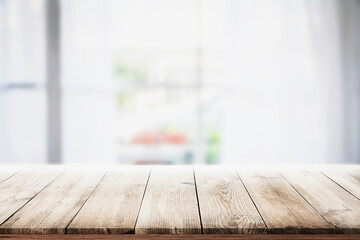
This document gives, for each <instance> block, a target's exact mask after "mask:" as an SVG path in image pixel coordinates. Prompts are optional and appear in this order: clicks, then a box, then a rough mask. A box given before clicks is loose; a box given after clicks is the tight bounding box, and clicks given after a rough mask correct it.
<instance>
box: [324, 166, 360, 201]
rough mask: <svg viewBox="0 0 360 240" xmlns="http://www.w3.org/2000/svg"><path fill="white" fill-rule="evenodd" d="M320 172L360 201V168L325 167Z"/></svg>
mask: <svg viewBox="0 0 360 240" xmlns="http://www.w3.org/2000/svg"><path fill="white" fill-rule="evenodd" d="M319 169H320V171H321V172H322V173H323V174H325V175H326V176H327V177H329V178H330V179H332V180H333V181H334V182H336V183H337V184H339V185H340V186H341V187H343V188H344V189H346V190H347V191H349V192H350V193H351V194H353V195H354V196H355V197H357V198H358V199H360V168H357V167H355V166H323V167H321V168H319Z"/></svg>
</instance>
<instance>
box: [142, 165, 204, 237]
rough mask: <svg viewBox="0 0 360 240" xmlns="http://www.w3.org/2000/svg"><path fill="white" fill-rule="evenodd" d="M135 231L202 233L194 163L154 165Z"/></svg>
mask: <svg viewBox="0 0 360 240" xmlns="http://www.w3.org/2000/svg"><path fill="white" fill-rule="evenodd" d="M135 233H137V234H154V233H160V234H194V233H195V234H196V233H198V234H200V233H201V223H200V216H199V210H198V203H197V199H196V191H195V182H194V174H193V170H192V167H191V166H160V167H153V168H152V171H151V175H150V178H149V182H148V185H147V189H146V192H145V195H144V200H143V202H142V205H141V209H140V212H139V218H138V221H137V224H136V227H135Z"/></svg>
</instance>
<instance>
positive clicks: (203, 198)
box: [195, 166, 266, 234]
mask: <svg viewBox="0 0 360 240" xmlns="http://www.w3.org/2000/svg"><path fill="white" fill-rule="evenodd" d="M195 178H196V185H197V192H198V198H199V207H200V213H201V221H202V225H203V231H204V233H205V234H229V233H237V234H256V233H265V232H266V225H265V223H264V221H263V220H262V218H261V216H260V214H259V212H258V211H257V209H256V207H255V205H254V203H253V201H252V200H251V198H250V196H249V195H248V193H247V191H246V189H245V187H244V185H243V184H242V183H241V181H240V179H239V177H238V175H237V173H236V171H235V169H231V168H223V167H217V166H211V167H196V168H195Z"/></svg>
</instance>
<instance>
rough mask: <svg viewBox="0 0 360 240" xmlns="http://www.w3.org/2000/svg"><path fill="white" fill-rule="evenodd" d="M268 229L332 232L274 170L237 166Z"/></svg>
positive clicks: (329, 226) (291, 231) (283, 231)
mask: <svg viewBox="0 0 360 240" xmlns="http://www.w3.org/2000/svg"><path fill="white" fill-rule="evenodd" d="M238 173H239V175H240V177H241V179H242V181H243V182H244V185H245V187H246V188H247V189H248V191H249V194H250V196H251V197H252V199H253V200H254V202H255V205H256V206H257V208H258V209H259V212H260V214H261V216H262V217H263V219H264V221H265V223H266V225H267V227H268V231H269V233H287V234H292V233H304V234H306V233H333V232H334V227H333V226H331V225H330V224H328V223H327V222H326V221H325V220H324V219H323V217H322V216H321V215H320V214H319V213H318V212H316V210H315V209H314V208H313V207H312V206H311V205H310V204H308V202H307V201H306V200H305V199H303V198H302V197H301V196H300V195H299V194H298V192H297V191H296V190H295V189H293V188H292V187H291V186H290V184H289V183H288V182H286V180H285V179H284V178H283V177H282V176H281V175H280V174H279V173H278V172H276V171H273V170H267V169H263V170H251V169H241V168H239V169H238Z"/></svg>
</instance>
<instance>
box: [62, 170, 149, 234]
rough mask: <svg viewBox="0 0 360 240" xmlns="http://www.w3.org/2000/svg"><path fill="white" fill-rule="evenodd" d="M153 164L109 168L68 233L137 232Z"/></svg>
mask: <svg viewBox="0 0 360 240" xmlns="http://www.w3.org/2000/svg"><path fill="white" fill-rule="evenodd" d="M149 173H150V167H145V166H123V167H116V168H115V169H113V170H111V171H110V172H108V173H107V174H106V175H105V177H104V178H103V180H102V181H101V182H100V184H99V186H98V187H97V188H96V190H95V191H94V193H93V194H92V195H91V197H90V198H89V199H88V200H87V201H86V203H85V205H84V206H83V207H82V209H81V211H80V212H79V213H78V214H77V216H76V217H75V219H74V220H73V221H72V223H71V224H70V226H69V227H68V228H67V232H68V233H77V234H104V233H112V234H121V233H134V232H135V222H136V219H137V216H138V213H139V209H140V206H141V201H142V199H143V196H144V191H145V187H146V183H147V180H148V177H149Z"/></svg>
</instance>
